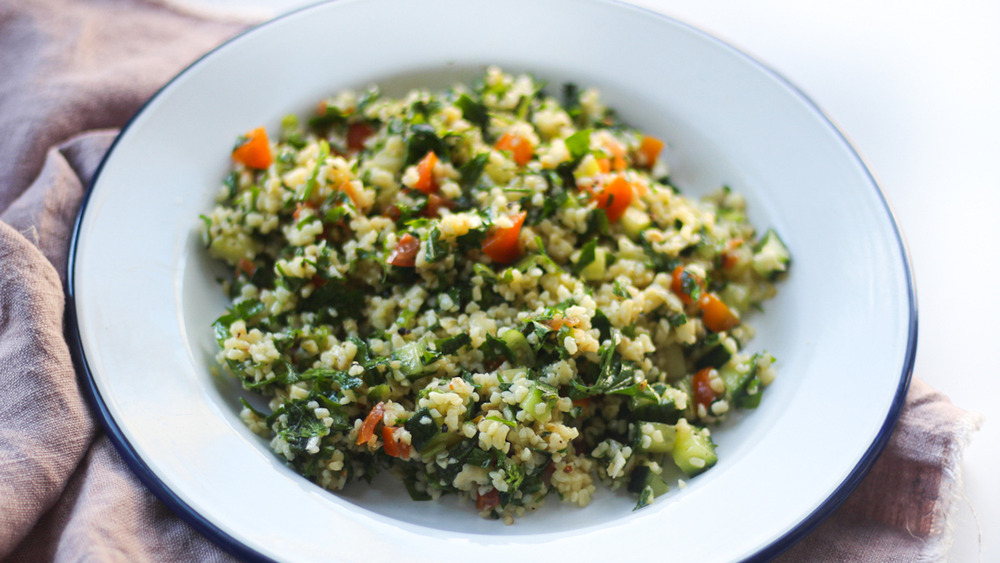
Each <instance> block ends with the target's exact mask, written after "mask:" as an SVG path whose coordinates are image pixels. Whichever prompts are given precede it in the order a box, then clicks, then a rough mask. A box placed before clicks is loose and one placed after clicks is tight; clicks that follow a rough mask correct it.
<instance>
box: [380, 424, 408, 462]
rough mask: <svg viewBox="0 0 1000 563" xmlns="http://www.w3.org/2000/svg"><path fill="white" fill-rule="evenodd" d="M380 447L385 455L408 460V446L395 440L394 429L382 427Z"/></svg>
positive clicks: (392, 427) (393, 427)
mask: <svg viewBox="0 0 1000 563" xmlns="http://www.w3.org/2000/svg"><path fill="white" fill-rule="evenodd" d="M382 447H383V448H384V449H385V453H387V454H389V455H391V456H392V457H398V458H403V459H408V458H409V457H410V445H409V444H402V443H400V442H398V441H397V440H396V427H395V426H383V427H382Z"/></svg>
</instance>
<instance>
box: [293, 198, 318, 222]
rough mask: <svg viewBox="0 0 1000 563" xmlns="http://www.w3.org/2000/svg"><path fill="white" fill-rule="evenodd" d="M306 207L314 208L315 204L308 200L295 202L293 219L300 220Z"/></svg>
mask: <svg viewBox="0 0 1000 563" xmlns="http://www.w3.org/2000/svg"><path fill="white" fill-rule="evenodd" d="M306 209H313V206H312V205H310V204H309V202H306V201H300V202H298V203H296V204H295V211H293V212H292V219H295V220H296V221H298V220H299V219H301V218H302V214H303V212H304V211H305V210H306Z"/></svg>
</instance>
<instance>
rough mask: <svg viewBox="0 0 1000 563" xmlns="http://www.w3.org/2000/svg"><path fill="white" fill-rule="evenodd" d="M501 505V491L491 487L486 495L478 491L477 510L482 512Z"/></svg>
mask: <svg viewBox="0 0 1000 563" xmlns="http://www.w3.org/2000/svg"><path fill="white" fill-rule="evenodd" d="M499 505H500V491H498V490H496V489H490V491H489V492H488V493H486V494H485V495H481V494H479V493H476V510H478V511H480V512H482V511H484V510H489V509H491V508H494V507H496V506H499Z"/></svg>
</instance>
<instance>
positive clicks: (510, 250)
mask: <svg viewBox="0 0 1000 563" xmlns="http://www.w3.org/2000/svg"><path fill="white" fill-rule="evenodd" d="M527 216H528V213H527V212H526V211H522V212H520V213H518V214H517V215H515V216H513V217H511V220H512V221H513V223H514V224H513V225H511V226H510V227H494V228H493V229H492V230H491V231H490V232H489V233H488V234H487V235H486V238H485V239H483V246H482V248H483V253H484V254H486V255H487V256H489V257H490V259H491V260H493V261H494V262H497V263H500V264H510V263H511V262H513V261H514V260H517V259H518V258H519V257H520V256H521V246H520V238H521V226H522V225H524V218H525V217H527Z"/></svg>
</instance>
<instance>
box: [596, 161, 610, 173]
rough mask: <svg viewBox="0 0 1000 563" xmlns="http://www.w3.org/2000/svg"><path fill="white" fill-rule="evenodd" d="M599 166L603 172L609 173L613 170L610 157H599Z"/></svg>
mask: <svg viewBox="0 0 1000 563" xmlns="http://www.w3.org/2000/svg"><path fill="white" fill-rule="evenodd" d="M597 167H598V168H600V169H601V172H603V173H605V174H607V173H608V172H611V159H610V158H598V159H597Z"/></svg>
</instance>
